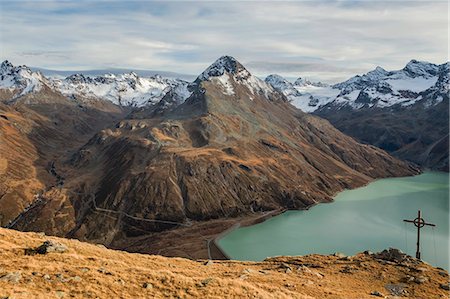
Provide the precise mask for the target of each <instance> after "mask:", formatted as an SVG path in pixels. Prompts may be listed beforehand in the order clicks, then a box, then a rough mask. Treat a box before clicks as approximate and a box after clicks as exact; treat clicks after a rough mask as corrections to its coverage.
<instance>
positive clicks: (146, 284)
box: [142, 282, 153, 289]
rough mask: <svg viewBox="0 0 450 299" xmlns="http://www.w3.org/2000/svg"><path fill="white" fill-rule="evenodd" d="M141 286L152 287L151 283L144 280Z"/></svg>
mask: <svg viewBox="0 0 450 299" xmlns="http://www.w3.org/2000/svg"><path fill="white" fill-rule="evenodd" d="M142 287H143V288H144V289H153V285H152V284H151V283H149V282H144V283H143V284H142Z"/></svg>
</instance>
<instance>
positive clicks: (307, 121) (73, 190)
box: [0, 56, 448, 258]
mask: <svg viewBox="0 0 450 299" xmlns="http://www.w3.org/2000/svg"><path fill="white" fill-rule="evenodd" d="M435 76H436V74H435ZM420 78H422V77H420ZM430 78H431V77H430ZM430 78H427V79H423V80H432V79H430ZM281 79H282V78H281V77H279V76H270V77H269V78H267V79H266V80H261V79H259V78H257V77H256V76H254V75H252V74H251V73H250V72H249V71H248V70H247V69H246V68H245V67H244V66H243V65H242V64H241V63H239V62H238V61H237V60H236V59H234V58H233V57H230V56H223V57H220V58H219V59H218V60H217V61H215V62H214V63H213V64H212V65H210V66H209V67H208V68H206V69H205V71H204V72H202V73H201V74H200V75H199V76H198V77H197V78H196V79H195V80H194V81H193V82H190V83H189V82H186V81H183V80H177V79H169V78H163V77H159V76H153V77H150V78H142V77H140V76H138V75H136V74H134V73H128V74H123V75H111V74H110V75H102V76H96V77H89V76H85V75H82V74H76V75H71V76H69V77H67V78H65V79H61V78H59V79H55V78H47V77H45V76H44V75H42V74H41V73H39V72H33V71H32V70H31V69H29V68H27V67H26V66H19V67H15V66H13V65H12V64H10V63H9V62H7V61H5V62H3V63H2V65H1V75H0V124H1V126H0V130H1V131H0V133H1V134H0V138H1V144H0V146H1V148H0V151H1V152H2V153H3V155H2V157H1V158H0V178H1V180H0V222H1V225H2V226H7V227H10V228H15V229H19V230H33V231H44V232H46V233H48V234H53V235H59V236H68V237H75V238H78V239H81V240H89V241H92V242H97V243H102V244H105V245H107V246H109V247H113V248H120V249H126V250H129V251H139V252H147V253H158V254H164V255H175V256H186V257H194V258H195V257H205V256H207V254H208V252H209V251H210V247H209V246H210V245H209V244H210V242H209V241H210V240H211V238H212V236H215V235H217V234H218V233H220V232H222V231H223V230H225V229H227V228H228V227H229V226H230V225H232V224H234V223H236V221H238V220H239V221H242V220H243V219H246V220H247V221H251V219H254V218H257V217H261V215H265V214H266V213H269V212H273V211H278V210H279V211H281V210H283V209H307V208H309V207H311V206H312V205H315V204H317V203H320V202H329V201H331V200H332V197H333V195H334V194H336V193H337V192H339V191H341V190H344V189H347V188H355V187H358V186H362V185H364V184H366V183H368V182H369V181H371V180H373V179H376V178H381V177H391V176H407V175H413V174H417V173H418V172H419V171H420V170H419V169H418V167H416V166H415V165H413V164H411V163H409V162H406V161H401V160H399V159H397V158H394V157H392V156H391V155H389V154H388V153H387V152H385V151H383V150H381V149H379V148H377V147H375V146H373V145H370V144H362V143H359V142H357V141H356V140H355V139H354V138H352V137H349V136H347V135H346V134H344V133H342V132H341V131H339V130H337V129H336V128H335V127H334V126H333V125H332V124H330V123H329V122H328V121H327V120H324V119H322V118H321V117H319V116H316V115H314V114H318V113H319V111H320V110H321V109H322V108H320V107H322V106H323V105H322V106H320V107H319V109H317V110H315V111H313V112H314V113H313V114H311V113H305V112H304V111H302V110H300V109H298V108H296V107H295V106H294V105H297V104H296V103H297V102H296V101H297V100H296V98H295V97H297V98H301V97H304V91H302V89H301V88H300V87H301V86H303V88H305V89H306V88H309V89H311V90H312V89H327V90H341V89H339V88H340V87H338V86H327V85H326V84H323V83H311V82H308V81H307V80H302V79H301V80H297V81H296V83H295V84H290V83H289V82H287V81H283V82H284V83H283V84H279V82H281V81H282V80H281ZM364 80H365V79H364ZM386 80H387V79H386ZM386 80H385V81H386ZM420 80H422V79H420ZM436 80H437V81H438V80H439V79H436ZM356 81H357V80H353V81H351V82H350V83H348V84H347V85H346V86H347V87H342V92H344V90H346V92H347V91H348V93H347V94H351V93H352V92H354V91H349V90H350V89H351V88H355V90H357V89H356V88H359V87H357V86H360V85H357V83H355V82H356ZM380 84H381V83H380ZM281 85H282V87H281ZM435 85H437V83H435ZM349 86H352V87H349ZM377 86H378V85H377ZM433 86H434V85H433ZM291 87H293V88H291ZM288 88H290V90H289V91H288ZM346 88H347V89H346ZM360 92H361V91H360ZM436 92H437V93H438V92H440V90H436ZM310 96H312V95H310ZM421 96H422V97H423V99H420V100H417V101H415V102H414V104H412V105H406V106H405V105H401V104H400V105H398V104H395V105H397V106H399V107H410V106H411V107H412V106H414V107H415V106H417V105H419V103H422V101H428V100H427V99H426V97H425V95H424V94H421ZM355 100H356V99H355ZM340 101H341V99H339V100H338V101H337V102H339V103H340ZM445 101H447V102H448V97H447V99H445V98H443V99H442V100H440V99H438V98H435V100H434V101H431V102H427V103H430V104H429V105H428V106H426V105H423V108H422V109H423V111H425V112H424V113H426V111H428V110H426V109H432V107H436V106H438V105H440V103H441V104H442V103H445ZM331 103H332V101H329V102H328V103H326V105H324V106H323V107H325V106H327V105H331ZM293 104H294V105H293ZM395 105H393V106H391V107H394V106H395ZM297 106H298V105H297ZM347 106H349V107H348V108H344V107H343V105H340V106H339V109H338V108H336V111H352V109H356V110H361V109H386V107H379V106H376V105H375V104H374V105H371V103H369V104H367V105H366V106H367V107H366V108H362V107H360V106H355V107H353V106H351V105H347ZM425 106H426V107H425ZM323 109H325V108H323ZM333 109H334V108H333ZM399 109H400V108H399ZM405 109H406V108H405ZM447 159H448V158H447ZM447 161H448V160H447ZM233 219H234V220H233ZM162 250H163V253H161V251H162Z"/></svg>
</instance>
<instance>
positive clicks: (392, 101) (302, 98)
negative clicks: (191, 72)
mask: <svg viewBox="0 0 450 299" xmlns="http://www.w3.org/2000/svg"><path fill="white" fill-rule="evenodd" d="M449 73H450V63H448V62H447V63H444V64H441V65H436V64H432V63H428V62H421V61H417V60H411V61H410V62H409V63H408V64H407V65H406V66H405V67H404V68H403V69H401V70H398V71H386V70H384V69H383V68H381V67H377V68H376V69H375V70H373V71H370V72H368V73H367V74H364V75H361V76H360V75H358V76H355V77H352V78H350V79H348V80H346V81H344V82H342V83H338V84H335V85H333V86H319V85H317V84H315V85H314V84H304V83H297V82H296V83H294V84H292V83H290V82H287V81H286V82H287V83H283V84H279V82H284V81H285V80H284V79H283V78H281V77H278V80H273V77H271V76H269V77H268V78H267V79H266V81H267V82H269V83H270V84H272V85H273V86H274V88H277V89H278V90H280V91H281V92H283V93H284V94H285V96H286V97H288V99H289V100H290V101H291V103H292V104H293V105H295V106H296V107H298V108H299V109H302V110H303V111H305V112H310V113H314V114H316V115H319V116H321V117H323V118H326V119H328V120H329V121H330V122H331V123H332V124H333V125H334V126H336V127H337V128H338V129H339V130H341V131H343V132H344V133H346V134H348V135H350V136H353V137H355V138H357V139H358V140H359V141H361V142H363V143H369V144H372V145H375V146H377V147H380V148H382V149H384V150H386V151H388V152H390V153H392V154H394V155H395V156H398V157H400V158H402V159H406V160H409V161H412V162H414V163H417V164H419V165H421V166H423V167H425V168H432V169H437V170H444V171H448V156H449V155H448V134H449V130H448V121H449V115H448V110H449V109H448V107H449ZM283 80H284V81H283Z"/></svg>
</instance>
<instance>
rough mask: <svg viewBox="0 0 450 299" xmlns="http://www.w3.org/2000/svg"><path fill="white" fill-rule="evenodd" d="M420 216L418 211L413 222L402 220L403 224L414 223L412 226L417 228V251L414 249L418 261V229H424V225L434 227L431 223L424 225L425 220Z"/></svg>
mask: <svg viewBox="0 0 450 299" xmlns="http://www.w3.org/2000/svg"><path fill="white" fill-rule="evenodd" d="M421 216H422V214H421V212H420V210H419V211H417V218H416V219H414V220H407V219H404V220H403V221H405V222H410V223H414V225H415V226H416V227H417V249H416V258H418V259H420V229H421V228H422V227H424V226H425V225H429V226H436V225H435V224H433V223H426V222H425V220H424V219H423V218H422V217H421Z"/></svg>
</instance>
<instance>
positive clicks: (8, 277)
mask: <svg viewBox="0 0 450 299" xmlns="http://www.w3.org/2000/svg"><path fill="white" fill-rule="evenodd" d="M21 279H22V274H21V273H20V272H10V273H6V274H3V275H2V276H0V281H6V282H10V283H18V282H19V281H20V280H21Z"/></svg>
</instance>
